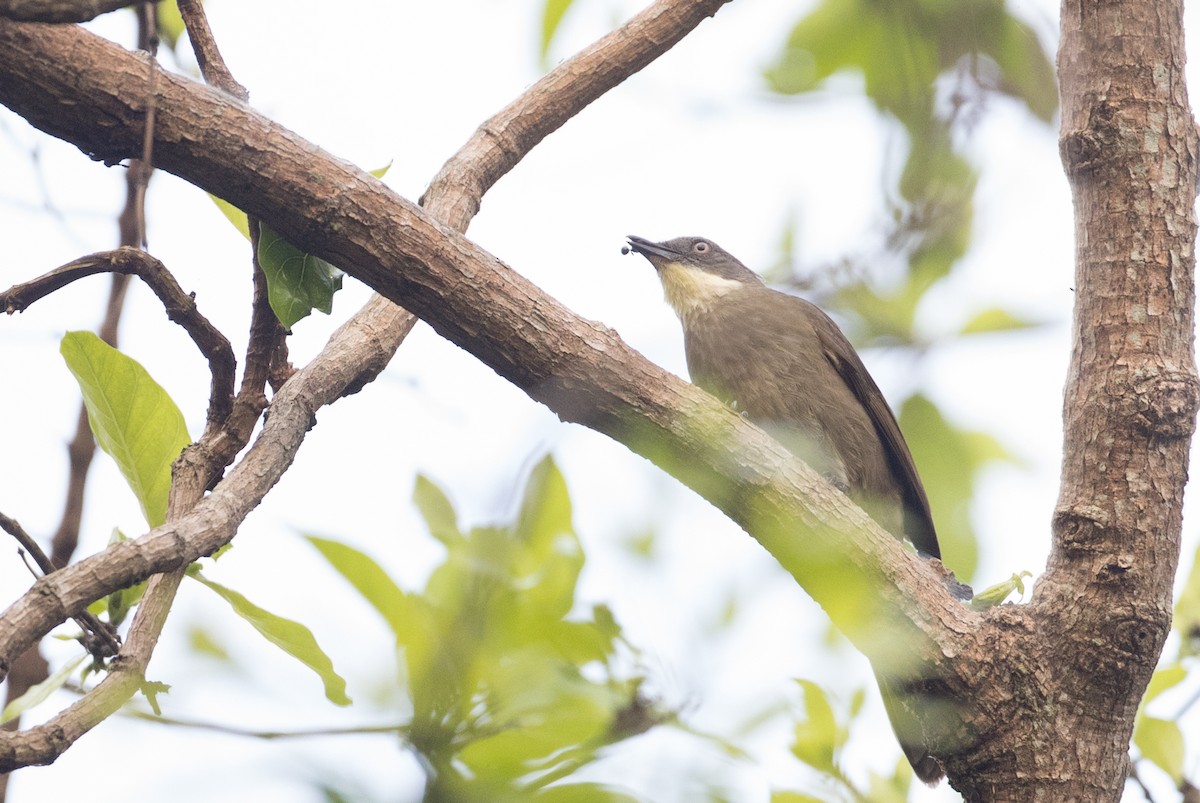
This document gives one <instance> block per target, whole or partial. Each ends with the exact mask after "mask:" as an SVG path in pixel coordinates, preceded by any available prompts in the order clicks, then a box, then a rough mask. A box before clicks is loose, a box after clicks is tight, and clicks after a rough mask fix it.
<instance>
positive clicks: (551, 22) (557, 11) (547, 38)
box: [538, 0, 573, 64]
mask: <svg viewBox="0 0 1200 803" xmlns="http://www.w3.org/2000/svg"><path fill="white" fill-rule="evenodd" d="M572 2H573V0H546V5H545V6H543V8H542V41H541V43H540V45H539V49H538V58H539V59H540V60H541V62H542V64H545V63H546V57H547V56H548V55H549V54H550V43H551V42H552V41H553V40H554V34H555V32H556V31H558V26H559V25H560V24H561V23H562V20H563V17H564V16H565V15H566V13H567V9H569V8H570V7H571V3H572Z"/></svg>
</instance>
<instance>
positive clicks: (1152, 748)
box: [1133, 714, 1184, 784]
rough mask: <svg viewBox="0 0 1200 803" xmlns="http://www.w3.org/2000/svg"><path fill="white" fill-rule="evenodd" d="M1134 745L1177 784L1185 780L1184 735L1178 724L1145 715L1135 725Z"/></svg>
mask: <svg viewBox="0 0 1200 803" xmlns="http://www.w3.org/2000/svg"><path fill="white" fill-rule="evenodd" d="M1133 743H1134V745H1136V746H1137V749H1138V750H1140V751H1141V753H1142V755H1143V756H1144V757H1145V758H1146V759H1147V760H1148V761H1150V762H1151V763H1153V764H1154V765H1155V766H1157V767H1159V768H1160V769H1162V771H1163V772H1165V773H1167V774H1168V775H1170V776H1171V779H1172V780H1174V781H1175V783H1176V784H1179V783H1180V782H1181V781H1182V780H1183V758H1184V745H1183V733H1182V732H1181V731H1180V730H1179V725H1178V724H1177V723H1175V722H1170V721H1168V720H1165V719H1158V718H1156V717H1149V716H1145V715H1144V714H1143V715H1142V716H1139V717H1138V719H1137V722H1136V723H1135V724H1134V727H1133Z"/></svg>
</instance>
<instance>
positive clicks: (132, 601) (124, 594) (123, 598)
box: [89, 527, 146, 627]
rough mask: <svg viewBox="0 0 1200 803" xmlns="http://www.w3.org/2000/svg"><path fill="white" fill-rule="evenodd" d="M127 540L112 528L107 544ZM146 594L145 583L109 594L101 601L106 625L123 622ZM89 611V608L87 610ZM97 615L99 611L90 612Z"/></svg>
mask: <svg viewBox="0 0 1200 803" xmlns="http://www.w3.org/2000/svg"><path fill="white" fill-rule="evenodd" d="M128 540H129V538H128V537H127V536H126V535H125V533H123V532H121V529H120V528H119V527H114V528H113V531H112V533H111V534H110V535H109V537H108V543H109V544H117V543H120V542H121V541H128ZM145 593H146V581H145V580H143V581H142V582H140V583H137V584H135V585H132V586H129V587H128V588H118V589H117V590H116V591H114V592H112V593H111V594H109V595H108V596H107V597H105V598H104V600H103V606H102V609H103V610H104V611H107V613H108V623H109V624H110V625H112V626H113V627H116V626H117V625H119V624H121V622H123V621H125V616H126V615H127V614H128V613H129V611H131V610H132V609H133V606H134V605H137V604H138V603H139V602H141V599H142V595H143V594H145ZM89 610H90V608H89ZM92 612H93V613H97V614H98V613H99V611H92Z"/></svg>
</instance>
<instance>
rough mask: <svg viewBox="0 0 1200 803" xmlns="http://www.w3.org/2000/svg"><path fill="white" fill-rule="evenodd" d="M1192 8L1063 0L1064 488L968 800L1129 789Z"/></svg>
mask: <svg viewBox="0 0 1200 803" xmlns="http://www.w3.org/2000/svg"><path fill="white" fill-rule="evenodd" d="M1182 13H1183V4H1182V2H1179V1H1178V0H1173V1H1171V2H1164V0H1127V1H1126V2H1095V1H1094V0H1084V1H1083V2H1064V3H1063V5H1062V43H1061V47H1060V50H1059V85H1060V87H1061V94H1062V107H1063V112H1062V113H1063V120H1062V137H1061V149H1062V157H1063V163H1064V165H1065V167H1066V170H1067V175H1068V177H1069V179H1070V182H1071V188H1072V192H1073V196H1074V200H1075V214H1076V226H1075V236H1076V267H1075V290H1076V307H1075V321H1074V328H1075V337H1074V348H1073V351H1072V355H1071V367H1070V373H1069V375H1068V378H1067V387H1066V394H1065V400H1064V411H1063V412H1064V424H1065V427H1064V429H1065V431H1064V454H1063V474H1062V487H1061V491H1060V496H1059V501H1058V504H1057V506H1056V509H1055V513H1054V521H1053V538H1054V542H1053V550H1052V553H1051V556H1050V561H1049V564H1048V566H1047V570H1046V573H1045V575H1044V576H1043V577H1042V578H1041V580H1040V581H1039V582H1038V584H1037V588H1036V592H1035V594H1034V599H1033V602H1032V604H1031V605H1030V606H1028V607H1027V609H1026V610H1024V611H1020V612H1016V611H1013V612H1011V613H1012V614H1016V615H1010V612H1005V611H1001V612H998V615H997V618H996V619H994V620H993V621H995V622H996V623H997V624H1002V623H1003V620H1006V619H1007V620H1009V621H1008V622H1007V624H1008V625H1009V626H1010V627H1011V628H1012V629H1011V630H1009V633H1010V634H1014V635H1015V634H1017V633H1020V632H1021V631H1024V633H1022V634H1021V635H1020V636H1018V637H1017V638H1016V639H1015V640H1009V639H1006V640H1005V641H1006V642H1007V646H1006V647H1004V648H1005V649H1011V650H1015V651H1014V652H1012V653H1010V654H1009V655H1008V656H1007V659H1006V660H1005V661H1004V664H1005V666H1004V671H1007V672H1008V675H1007V677H1005V678H1003V679H1002V680H1003V681H1004V682H1003V684H1002V685H1003V687H1004V688H1005V689H1006V690H1007V693H1008V694H1010V695H1011V699H1010V700H1009V702H1008V706H1009V708H1008V710H1009V712H1010V715H1009V716H1008V718H1007V721H1005V722H1003V723H993V726H994V727H995V743H994V744H993V745H992V746H991V749H989V750H987V751H980V754H978V755H976V756H974V757H973V760H972V762H971V766H970V767H969V768H964V769H967V771H966V772H960V773H956V774H955V776H956V778H957V780H958V784H957V786H958V788H959V789H960V790H961V791H963V793H964V796H965V797H966V798H967V799H968V800H1013V801H1017V800H1020V801H1037V800H1045V801H1061V800H1087V801H1104V800H1111V801H1116V800H1119V799H1120V797H1121V793H1122V790H1123V787H1124V783H1125V778H1126V774H1127V769H1128V758H1127V751H1128V744H1129V738H1130V735H1131V733H1132V729H1133V720H1134V716H1135V714H1136V711H1137V706H1138V702H1139V701H1140V700H1141V697H1142V694H1143V693H1144V691H1145V688H1146V684H1147V683H1148V682H1149V680H1150V676H1151V674H1152V673H1153V671H1154V667H1155V665H1156V663H1157V661H1158V657H1159V654H1160V652H1161V650H1162V646H1163V643H1164V641H1165V640H1166V637H1167V634H1168V632H1169V629H1170V622H1171V590H1172V581H1173V579H1174V576H1175V570H1176V566H1177V563H1178V557H1179V539H1180V529H1181V519H1182V509H1183V489H1184V485H1185V483H1186V481H1187V466H1188V450H1189V445H1190V440H1191V435H1192V432H1193V430H1194V426H1195V414H1196V404H1197V381H1196V370H1195V364H1194V355H1193V351H1192V338H1193V308H1194V305H1195V297H1194V286H1193V266H1194V253H1193V246H1194V240H1195V220H1194V217H1193V204H1194V200H1195V194H1196V193H1195V188H1196V163H1195V162H1196V159H1195V157H1196V148H1197V138H1196V129H1195V124H1194V121H1193V119H1192V115H1191V111H1190V109H1189V107H1188V99H1187V93H1186V89H1185V83H1184V74H1183V67H1184V46H1183V27H1182ZM1030 258H1037V255H1036V252H1031V253H1030ZM1001 644H1004V642H1000V643H998V645H997V646H998V647H999V646H1000V645H1001ZM996 702H997V703H999V702H1001V701H1000V700H996ZM1002 711H1003V707H1001V708H1000V709H997V711H996V714H997V715H1000V714H1001V712H1002Z"/></svg>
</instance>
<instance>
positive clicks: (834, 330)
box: [813, 307, 942, 558]
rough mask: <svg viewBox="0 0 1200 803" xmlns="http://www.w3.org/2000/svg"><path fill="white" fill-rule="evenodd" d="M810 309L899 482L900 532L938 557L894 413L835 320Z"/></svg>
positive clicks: (925, 499) (926, 504)
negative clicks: (901, 498)
mask: <svg viewBox="0 0 1200 803" xmlns="http://www.w3.org/2000/svg"><path fill="white" fill-rule="evenodd" d="M813 309H814V310H815V311H816V312H817V315H815V316H813V326H814V329H815V330H816V332H817V336H818V337H819V338H820V339H821V345H822V347H823V348H824V351H825V357H826V358H827V359H828V360H829V362H830V363H831V364H832V365H833V367H834V369H836V370H837V372H838V374H839V375H841V377H842V379H843V380H844V381H845V383H846V386H847V387H849V388H850V391H851V392H852V393H853V394H854V396H855V398H857V399H858V401H859V402H860V403H861V404H862V406H863V409H864V410H866V411H867V415H869V416H870V417H871V422H872V423H874V424H875V429H876V430H877V431H878V432H879V437H880V439H881V440H882V442H883V445H884V448H885V450H886V451H887V454H888V458H889V460H890V461H891V463H892V468H893V470H894V471H895V472H896V478H897V480H899V481H900V482H901V484H902V494H903V498H904V534H905V535H906V536H908V539H909V540H910V541H912V543H913V546H915V547H916V548H917V550H918V551H919V552H923V553H925V554H926V555H929V556H931V557H934V558H940V557H941V556H942V552H941V548H940V547H939V546H938V540H937V532H936V531H935V530H934V528H933V515H932V514H931V513H930V512H929V499H928V497H926V496H925V487H924V486H923V485H922V484H921V477H920V475H919V474H917V466H916V463H914V462H913V457H912V452H910V451H909V450H908V444H907V443H905V441H904V435H903V434H901V432H900V425H899V424H897V423H896V416H895V415H894V414H893V413H892V409H891V408H890V407H888V404H887V401H886V400H885V399H884V397H883V394H882V393H881V392H880V391H879V386H878V385H876V384H875V380H874V379H872V378H871V375H870V374H869V373H867V368H866V366H865V365H863V363H862V360H861V359H860V358H859V356H858V354H857V353H855V351H854V347H853V346H851V345H850V341H848V340H847V339H846V336H845V335H843V334H842V332H841V330H840V329H838V327H837V324H835V323H834V322H833V321H832V320H831V319H830V318H829V316H828V315H826V314H825V313H824V312H822V311H821V310H820V309H819V308H817V307H813Z"/></svg>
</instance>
